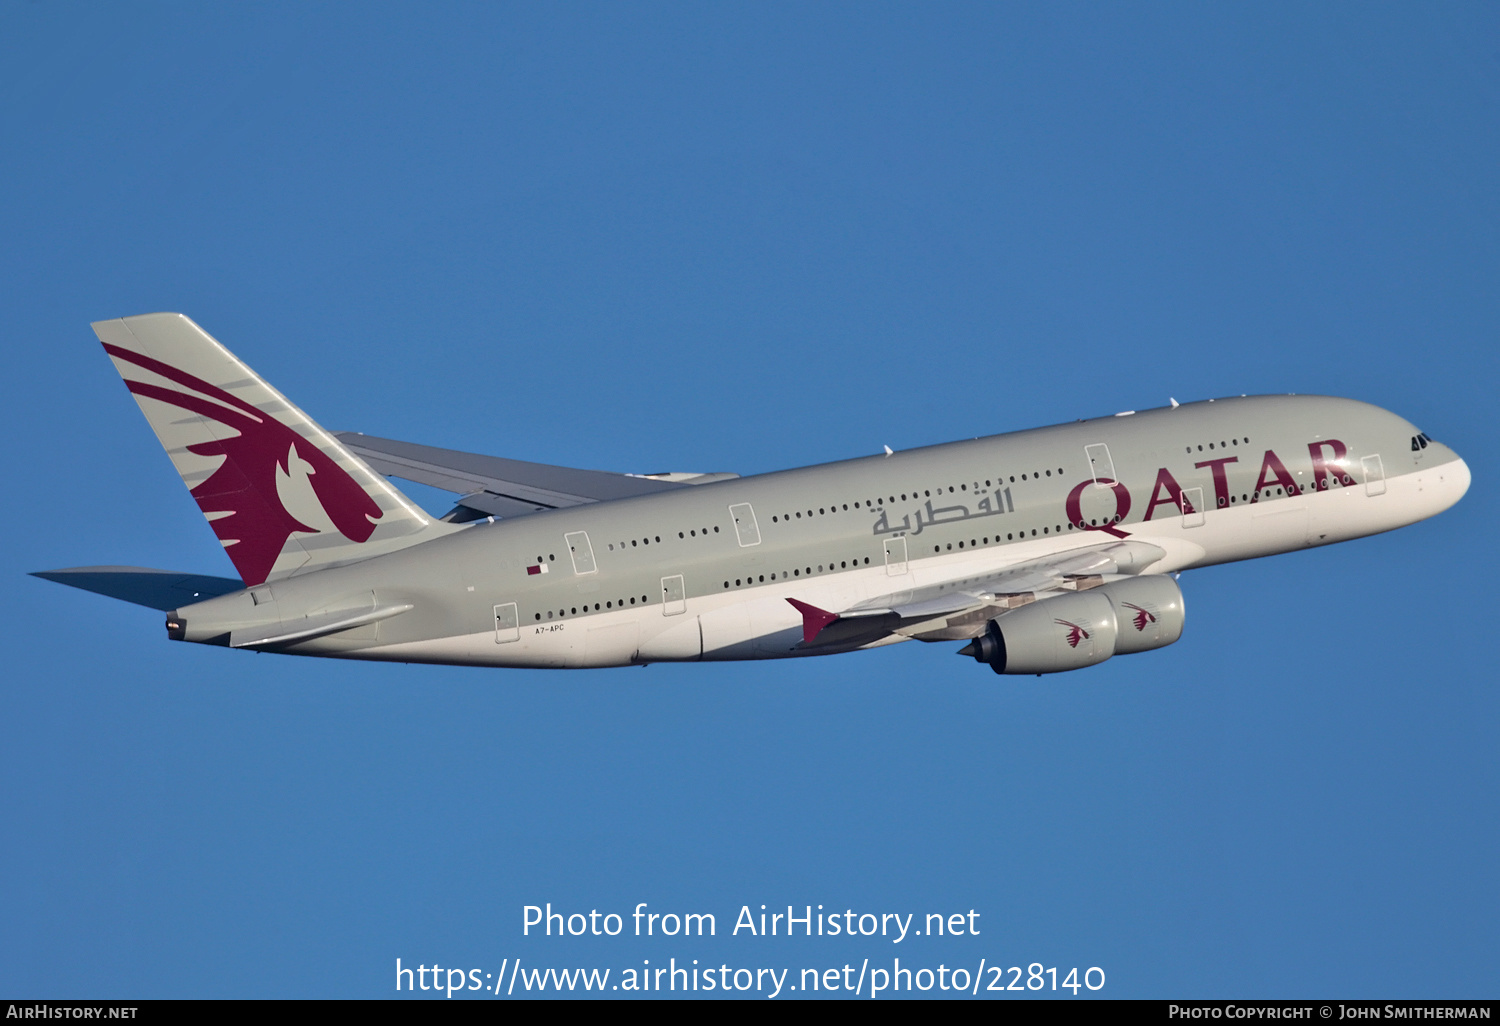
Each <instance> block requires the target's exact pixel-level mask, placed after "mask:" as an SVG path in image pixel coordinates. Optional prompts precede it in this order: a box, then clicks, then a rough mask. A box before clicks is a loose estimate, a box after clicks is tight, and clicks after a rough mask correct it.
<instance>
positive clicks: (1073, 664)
mask: <svg viewBox="0 0 1500 1026" xmlns="http://www.w3.org/2000/svg"><path fill="white" fill-rule="evenodd" d="M93 327H94V331H95V333H96V334H97V335H98V336H99V340H100V341H101V342H102V343H103V344H104V349H105V352H106V353H107V354H108V355H109V357H110V359H111V360H113V361H114V365H115V368H116V369H117V370H118V371H119V372H120V375H121V377H123V378H124V380H125V384H126V386H127V387H128V388H129V390H130V392H131V393H132V394H133V395H134V396H135V399H136V402H137V403H138V404H139V406H140V408H141V411H142V412H143V413H144V414H145V415H146V419H147V421H148V422H149V423H150V425H151V427H152V429H153V430H155V432H156V435H157V438H158V439H159V440H160V441H161V443H162V445H163V446H164V447H165V448H166V450H167V453H168V455H169V456H170V457H171V459H172V462H173V464H174V465H175V466H176V468H177V470H178V472H179V473H180V474H181V475H182V479H183V482H184V483H185V484H186V485H187V487H188V490H189V492H190V493H191V494H192V496H193V498H194V499H196V500H197V502H198V505H199V507H200V508H201V509H202V511H203V514H204V516H205V517H206V518H207V520H208V522H209V526H210V527H212V529H213V531H214V533H215V534H216V535H217V536H218V538H219V541H220V543H221V544H222V545H223V546H224V550H225V552H226V553H227V554H228V555H229V558H230V560H231V562H233V564H234V567H235V569H236V570H237V571H238V572H239V579H238V580H233V579H229V578H221V577H204V576H199V575H191V574H178V573H170V572H167V571H159V570H145V569H140V568H134V567H82V568H77V569H72V570H57V571H49V572H44V573H39V574H38V575H37V576H41V577H45V578H48V579H49V580H54V581H60V582H62V583H65V584H71V585H74V586H76V587H81V588H85V589H88V590H91V591H96V592H100V593H102V594H106V595H110V596H113V597H116V598H122V599H126V600H128V601H132V602H136V603H138V604H142V605H147V606H151V607H153V608H156V609H160V610H163V611H164V612H166V627H167V635H168V637H170V638H172V639H173V640H176V641H191V642H198V643H200V644H209V645H222V646H227V647H229V648H244V649H252V650H259V651H275V652H285V653H291V654H297V655H316V656H334V657H339V658H346V659H381V660H393V661H399V662H413V663H450V664H459V665H472V666H505V667H603V666H628V665H638V664H642V663H652V662H667V661H691V660H727V659H776V658H786V657H791V656H810V655H831V654H835V653H843V652H850V651H854V650H857V649H867V648H877V647H879V646H882V645H888V644H892V643H895V642H898V641H906V640H908V639H910V638H915V639H917V640H919V641H930V642H946V641H951V642H963V643H964V644H963V647H962V648H961V649H959V651H960V652H961V653H963V654H966V655H970V656H973V657H974V658H975V659H976V660H978V661H979V662H981V663H988V664H989V666H990V667H991V668H992V669H994V671H995V672H996V673H1011V674H1040V673H1052V672H1058V671H1062V670H1075V669H1080V668H1082V667H1086V666H1091V665H1093V664H1096V663H1100V662H1103V661H1104V660H1106V659H1108V658H1110V657H1111V656H1113V655H1125V654H1130V653H1136V652H1144V651H1149V650H1151V649H1156V648H1161V647H1163V646H1165V645H1169V644H1171V643H1172V642H1174V641H1176V640H1177V639H1178V637H1180V636H1181V634H1182V629H1183V622H1184V604H1183V597H1182V593H1181V591H1180V590H1179V587H1178V583H1177V580H1176V579H1175V575H1176V573H1177V572H1179V571H1182V570H1188V569H1192V568H1196V567H1202V566H1208V565H1211V564H1214V563H1224V562H1229V561H1231V560H1239V559H1250V558H1252V557H1256V556H1269V555H1273V554H1275V553H1279V552H1289V551H1293V550H1295V549H1302V548H1306V547H1308V546H1313V545H1327V544H1330V543H1332V542H1338V541H1345V540H1347V539H1351V538H1358V537H1362V536H1364V535H1370V534H1375V533H1377V532H1380V531H1389V530H1391V529H1393V528H1396V527H1401V526H1404V525H1406V524H1411V523H1414V522H1416V521H1418V520H1422V519H1424V518H1426V517H1430V516H1433V515H1434V514H1437V513H1440V512H1442V511H1443V510H1445V509H1447V508H1448V507H1449V506H1452V505H1453V504H1454V503H1455V502H1457V501H1458V500H1459V499H1460V498H1461V497H1462V496H1463V494H1464V492H1465V491H1466V490H1467V489H1468V486H1469V468H1468V467H1467V465H1465V463H1464V461H1463V460H1462V459H1460V458H1459V457H1458V455H1457V454H1456V453H1455V452H1453V450H1451V449H1450V448H1448V447H1447V446H1445V445H1443V444H1442V443H1440V442H1436V441H1433V440H1432V439H1431V438H1429V437H1428V436H1427V435H1426V434H1425V433H1423V432H1422V431H1420V430H1418V429H1417V428H1416V427H1414V426H1413V425H1412V424H1410V423H1409V422H1407V421H1406V420H1404V419H1403V418H1401V417H1399V416H1397V415H1396V414H1393V413H1388V412H1386V411H1385V410H1382V409H1380V408H1378V407H1375V406H1371V405H1368V404H1366V403H1362V402H1356V401H1353V400H1350V399H1337V398H1329V397H1322V396H1294V395H1285V396H1249V397H1239V398H1229V399H1218V400H1214V399H1210V400H1207V401H1204V402H1194V403H1184V404H1178V403H1176V402H1175V401H1174V402H1173V403H1172V405H1171V406H1170V407H1164V408H1161V409H1154V410H1142V411H1139V412H1128V413H1120V414H1115V415H1114V416H1108V417H1100V418H1096V419H1092V420H1080V421H1076V422H1074V423H1070V424H1060V425H1057V426H1054V427H1045V428H1037V429H1034V430H1030V431H1019V432H1014V433H1011V434H1003V435H994V436H991V437H988V438H976V439H973V440H971V441H963V442H953V443H950V444H947V445H935V446H930V447H927V448H921V449H912V450H908V451H903V452H891V451H890V450H889V449H887V450H886V451H885V452H884V453H880V454H876V455H872V456H866V457H862V458H858V459H851V460H844V461H841V462H836V463H826V464H822V465H819V466H812V467H803V468H800V469H796V470H785V471H779V472H777V473H770V474H758V475H755V476H751V477H739V476H737V475H735V474H723V473H719V474H651V475H644V476H636V475H628V474H614V473H605V472H601V471H589V470H574V469H570V468H564V467H553V466H547V465H543V464H537V463H526V462H522V461H518V460H511V459H503V458H499V457H492V456H479V455H475V454H471V453H462V452H455V451H451V450H446V449H436V448H431V447H428V446H420V445H413V444H409V443H404V442H397V441H391V440H387V439H380V438H373V437H367V436H364V435H359V434H349V433H341V434H331V433H329V432H327V431H324V430H323V429H322V428H320V427H319V426H318V425H317V424H316V423H314V422H313V421H312V419H311V418H309V417H308V416H307V415H306V414H305V413H303V412H302V411H301V410H300V409H298V408H297V407H296V406H294V405H293V404H292V403H291V402H290V401H288V400H287V399H286V398H285V397H284V396H282V395H281V394H280V393H279V392H277V391H276V390H275V389H274V388H272V387H271V386H270V385H269V384H267V383H266V382H265V381H264V380H262V379H261V378H260V377H259V376H258V375H256V374H255V372H254V371H252V370H251V369H250V368H249V367H247V366H246V365H245V364H244V363H242V362H240V360H239V359H238V358H236V357H235V356H234V355H233V354H232V353H230V352H229V350H228V349H226V348H225V347H224V346H222V345H220V344H219V343H218V342H217V341H215V340H214V339H213V338H211V337H210V336H209V335H208V334H207V333H205V332H204V331H203V330H202V329H201V328H199V327H198V325H196V324H194V323H193V322H192V321H191V320H189V319H188V318H187V317H184V316H182V315H181V314H146V315H143V316H139V317H127V318H124V319H119V320H108V321H100V322H98V323H96V324H95V325H94V326H93ZM388 475H389V476H395V477H400V478H403V479H407V480H412V481H417V482H422V483H425V484H428V485H435V486H436V487H438V488H443V489H447V490H450V491H453V492H455V493H458V495H459V498H458V499H457V501H456V503H455V506H454V509H453V510H452V512H450V513H449V514H448V515H446V516H444V517H442V518H434V517H432V516H429V515H428V514H427V513H426V512H424V511H423V510H422V509H420V508H419V507H418V506H417V505H415V504H414V503H413V502H411V501H410V500H409V499H407V498H406V497H405V496H403V495H402V494H401V493H400V492H399V491H398V490H397V489H396V488H395V487H394V486H393V485H392V484H391V483H390V481H389V480H388V479H387V476H388Z"/></svg>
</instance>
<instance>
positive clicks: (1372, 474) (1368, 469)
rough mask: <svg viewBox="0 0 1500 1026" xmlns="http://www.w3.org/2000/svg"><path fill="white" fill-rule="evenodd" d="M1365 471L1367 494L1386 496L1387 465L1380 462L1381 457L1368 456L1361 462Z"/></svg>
mask: <svg viewBox="0 0 1500 1026" xmlns="http://www.w3.org/2000/svg"><path fill="white" fill-rule="evenodd" d="M1359 462H1360V463H1361V464H1362V465H1363V466H1364V469H1365V494H1366V495H1384V494H1385V464H1383V463H1381V462H1380V455H1379V454H1378V453H1377V454H1376V455H1374V456H1366V457H1365V458H1364V459H1362V460H1360V461H1359Z"/></svg>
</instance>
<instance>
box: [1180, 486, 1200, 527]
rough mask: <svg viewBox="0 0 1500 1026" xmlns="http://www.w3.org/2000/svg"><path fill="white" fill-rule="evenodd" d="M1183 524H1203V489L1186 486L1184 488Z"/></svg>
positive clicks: (1197, 525) (1196, 525)
mask: <svg viewBox="0 0 1500 1026" xmlns="http://www.w3.org/2000/svg"><path fill="white" fill-rule="evenodd" d="M1182 526H1183V527H1202V526H1203V489H1202V488H1184V489H1183V490H1182Z"/></svg>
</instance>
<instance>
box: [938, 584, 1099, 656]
mask: <svg viewBox="0 0 1500 1026" xmlns="http://www.w3.org/2000/svg"><path fill="white" fill-rule="evenodd" d="M1098 592H1099V589H1095V590H1093V591H1084V592H1079V593H1077V594H1075V595H1062V596H1059V597H1057V598H1049V599H1045V600H1043V601H1041V602H1033V603H1031V604H1030V605H1025V606H1022V607H1020V608H1019V609H1012V610H1011V611H1010V612H1008V613H1005V614H1003V615H1001V616H998V617H996V618H995V619H993V620H991V621H990V625H989V629H988V630H987V631H986V632H985V633H984V634H982V635H980V636H979V637H978V638H976V639H974V643H973V645H972V646H970V649H971V650H972V652H973V655H974V658H975V659H978V660H979V661H980V662H982V663H989V664H990V667H991V668H992V669H993V670H994V671H995V672H996V673H1061V672H1062V671H1063V670H1078V669H1082V668H1083V667H1085V666H1093V665H1094V664H1095V663H1102V662H1104V660H1106V659H1108V658H1109V657H1110V656H1112V655H1114V654H1115V637H1116V635H1117V634H1118V633H1119V625H1118V618H1117V617H1116V615H1115V607H1114V605H1113V604H1112V603H1111V602H1110V600H1109V599H1107V598H1105V597H1104V596H1103V595H1100V594H1099V593H1098ZM966 651H968V649H966Z"/></svg>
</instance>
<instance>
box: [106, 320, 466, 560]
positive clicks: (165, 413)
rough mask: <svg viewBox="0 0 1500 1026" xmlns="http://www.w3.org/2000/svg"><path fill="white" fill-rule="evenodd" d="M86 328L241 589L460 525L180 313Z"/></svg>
mask: <svg viewBox="0 0 1500 1026" xmlns="http://www.w3.org/2000/svg"><path fill="white" fill-rule="evenodd" d="M93 328H94V333H95V334H96V335H98V336H99V341H100V342H103V343H104V350H105V352H107V353H108V354H109V356H110V359H112V360H113V361H114V364H115V369H116V370H118V371H119V372H120V376H121V377H122V378H124V379H125V385H126V387H127V388H129V389H130V391H131V392H132V393H133V394H134V395H135V400H136V402H137V403H138V404H139V405H140V408H141V412H142V413H144V414H145V415H146V420H147V421H148V422H149V423H150V424H151V428H152V430H153V431H155V432H156V437H157V439H159V440H160V441H161V444H162V446H163V447H164V448H165V449H166V450H167V455H168V456H170V457H171V458H172V463H173V465H175V466H176V467H177V472H178V473H179V474H181V475H182V481H183V483H184V484H185V485H187V487H188V491H189V492H190V493H191V494H192V496H193V498H194V499H196V500H197V501H198V507H199V508H200V509H202V510H203V515H204V516H205V517H206V518H208V522H209V526H210V527H212V528H213V531H214V534H216V535H218V537H219V541H220V542H221V543H222V544H223V546H224V550H225V551H226V552H227V553H228V554H229V558H230V559H231V560H232V561H233V562H234V566H235V569H236V570H238V571H239V573H240V578H241V579H242V580H244V582H245V584H246V585H247V586H252V585H257V584H263V583H265V582H266V581H268V580H270V581H274V580H278V579H280V578H283V577H290V576H291V575H292V574H295V573H306V572H308V571H311V570H316V569H323V568H324V567H327V566H331V565H336V564H339V563H349V562H354V561H356V560H360V559H367V558H369V557H370V556H374V555H379V554H380V553H382V552H390V551H393V550H395V549H401V548H406V547H407V546H410V545H415V544H418V543H420V542H424V541H427V540H429V539H430V538H432V537H435V536H437V535H439V534H446V533H448V532H450V531H452V530H459V529H461V528H454V527H453V526H451V525H449V524H444V523H442V522H440V521H436V520H434V519H433V518H431V517H429V516H428V515H427V514H426V513H424V512H423V511H422V510H421V509H419V508H418V507H417V506H416V505H415V504H413V503H412V502H411V500H409V499H407V498H406V497H405V496H404V495H402V494H401V493H400V492H399V491H397V490H396V489H395V487H394V486H392V485H391V483H390V482H389V481H387V480H386V479H385V478H383V477H381V476H380V475H379V474H377V473H375V472H374V471H372V470H371V469H370V468H369V467H367V466H366V465H365V464H364V463H363V462H362V461H361V460H360V459H359V458H358V457H356V456H355V455H354V454H352V453H351V452H349V450H348V449H346V448H344V446H343V445H342V444H341V443H340V442H339V441H338V440H337V439H336V438H334V437H333V436H332V435H330V434H329V433H328V432H326V431H324V430H323V429H322V428H321V427H319V426H318V425H317V424H316V423H314V422H313V420H312V418H310V417H308V415H307V414H305V413H303V412H302V411H301V410H299V409H298V408H297V407H296V406H294V405H293V404H292V403H291V402H289V401H288V400H287V399H286V397H285V396H283V395H282V394H281V393H280V392H278V391H276V389H274V388H272V387H271V386H270V385H269V384H267V383H266V382H265V380H264V379H262V378H261V377H260V376H259V375H257V374H256V373H255V372H254V371H253V370H251V369H250V368H249V367H247V366H245V364H243V363H241V362H240V360H239V359H238V358H237V357H235V355H234V354H233V353H231V352H230V351H229V350H228V349H225V348H224V347H223V346H222V345H220V344H219V343H218V342H216V341H215V340H214V339H213V338H212V337H210V336H209V334H208V333H207V332H205V331H204V330H203V329H202V328H200V327H198V325H196V324H194V323H193V322H192V321H191V320H189V319H188V318H186V317H184V316H183V315H182V314H171V313H161V314H144V315H142V316H139V317H126V318H123V319H119V320H112V321H99V322H97V323H96V324H94V325H93Z"/></svg>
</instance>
